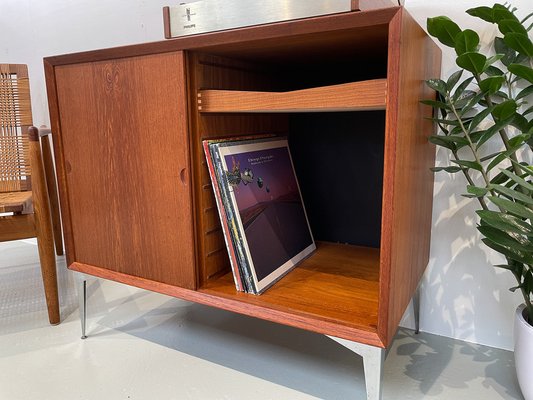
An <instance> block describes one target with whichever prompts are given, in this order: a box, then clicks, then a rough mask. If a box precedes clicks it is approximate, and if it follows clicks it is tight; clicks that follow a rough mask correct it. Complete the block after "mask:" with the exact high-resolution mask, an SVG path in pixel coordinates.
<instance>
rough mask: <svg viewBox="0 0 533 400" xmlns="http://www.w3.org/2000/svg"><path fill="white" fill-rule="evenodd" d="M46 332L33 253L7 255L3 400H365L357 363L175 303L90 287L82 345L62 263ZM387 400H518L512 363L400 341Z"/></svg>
mask: <svg viewBox="0 0 533 400" xmlns="http://www.w3.org/2000/svg"><path fill="white" fill-rule="evenodd" d="M58 261H59V265H58V270H59V284H60V290H61V293H60V297H61V298H60V301H61V316H62V323H61V324H60V325H58V326H49V325H48V320H47V314H46V309H45V304H44V293H43V289H42V284H41V277H40V272H39V268H38V264H37V262H38V258H37V249H36V246H35V245H34V244H33V243H32V242H31V241H19V242H8V243H0V400H19V399H24V400H34V399H36V400H77V399H80V400H81V399H83V400H93V399H94V400H97V399H98V400H102V399H103V400H107V399H113V400H114V399H131V400H145V399H146V400H152V399H156V400H166V399H180V400H182V399H191V400H199V399H202V400H203V399H227V400H239V399H243V400H244V399H246V400H248V399H254V400H255V399H257V400H263V399H265V400H266V399H302V400H303V399H316V398H318V399H342V400H345V399H364V398H365V389H364V377H363V370H362V362H361V359H360V358H359V357H357V356H356V355H354V354H353V353H351V352H350V351H348V350H346V349H345V348H343V347H341V346H340V345H338V344H336V343H335V342H333V341H331V340H330V339H328V338H326V337H324V336H321V335H317V334H313V333H309V332H305V331H301V330H298V329H293V328H288V327H284V326H280V325H276V324H273V323H269V322H264V321H260V320H256V319H253V318H248V317H243V316H239V315H235V314H232V313H229V312H225V311H221V310H216V309H212V308H208V307H204V306H200V305H196V304H191V303H187V302H184V301H180V300H177V299H174V298H171V297H167V296H163V295H159V294H155V293H151V292H147V291H143V290H139V289H135V288H131V287H128V286H125V285H121V284H117V283H113V282H108V281H103V280H96V279H94V280H91V281H89V286H88V291H89V309H88V313H89V320H88V334H89V335H90V337H89V338H88V339H86V340H81V339H80V338H79V337H80V325H79V319H78V310H77V295H76V290H75V282H74V278H73V276H72V273H71V272H69V271H67V269H66V267H65V262H64V259H63V258H59V259H58ZM383 391H384V396H383V398H384V400H392V399H413V400H414V399H454V400H456V399H478V398H479V399H485V400H490V399H522V396H521V395H520V394H519V391H518V386H517V383H516V378H515V375H514V366H513V356H512V353H510V352H508V351H503V350H498V349H493V348H489V347H484V346H477V345H472V344H469V343H465V342H460V341H455V340H450V339H447V338H443V337H438V336H434V335H429V334H424V333H421V334H420V335H417V336H416V335H413V333H412V332H411V331H409V330H404V329H401V330H400V331H399V332H398V334H397V336H396V338H395V341H394V343H393V346H392V348H391V350H390V352H389V354H388V356H387V359H386V361H385V374H384V388H383Z"/></svg>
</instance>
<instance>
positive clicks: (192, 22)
mask: <svg viewBox="0 0 533 400" xmlns="http://www.w3.org/2000/svg"><path fill="white" fill-rule="evenodd" d="M354 4H355V3H354V2H353V1H352V0H320V1H318V0H311V1H310V0H268V1H257V0H245V1H243V0H224V1H220V0H200V1H195V2H192V3H184V4H180V5H178V6H172V7H168V8H167V7H165V9H164V13H165V19H166V20H167V19H168V22H167V21H166V22H165V23H166V24H167V23H168V26H166V28H165V36H166V37H167V38H174V37H178V36H186V35H194V34H198V33H205V32H213V31H220V30H225V29H233V28H240V27H245V26H252V25H261V24H268V23H272V22H278V21H288V20H293V19H300V18H308V17H314V16H319V15H328V14H336V13H342V12H350V11H352V10H353V9H354Z"/></svg>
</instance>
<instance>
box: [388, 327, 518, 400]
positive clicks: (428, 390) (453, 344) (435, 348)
mask: <svg viewBox="0 0 533 400" xmlns="http://www.w3.org/2000/svg"><path fill="white" fill-rule="evenodd" d="M392 352H394V354H395V356H396V357H391V360H392V359H393V358H396V359H397V362H398V364H401V365H402V367H403V368H404V374H405V375H406V376H407V377H409V378H411V379H412V380H413V381H415V382H417V384H418V386H419V391H420V396H421V397H420V398H421V399H422V398H427V397H435V396H438V395H439V394H440V393H442V392H444V391H446V390H447V389H449V388H454V389H466V388H467V387H468V386H469V385H470V384H471V383H472V382H473V381H475V380H481V384H482V385H483V387H485V388H487V389H489V390H490V391H494V392H496V393H498V394H499V395H500V396H501V398H502V399H516V400H522V399H523V397H522V395H521V393H520V391H519V388H518V382H517V380H516V373H515V368H514V357H513V353H512V352H510V351H505V350H501V349H496V348H491V347H487V346H481V345H476V344H472V343H468V342H461V341H458V340H452V339H449V338H445V337H441V336H436V335H430V334H426V333H420V334H419V335H414V334H412V332H411V331H408V330H406V329H400V330H399V331H398V333H397V335H396V337H395V341H394V343H393V346H392V349H391V353H392ZM406 357H407V358H408V359H409V360H408V362H406V361H405V360H403V359H404V358H406ZM459 358H461V359H465V360H467V361H468V362H461V363H459V362H457V360H458V359H459ZM413 398H415V397H413ZM416 398H418V397H416Z"/></svg>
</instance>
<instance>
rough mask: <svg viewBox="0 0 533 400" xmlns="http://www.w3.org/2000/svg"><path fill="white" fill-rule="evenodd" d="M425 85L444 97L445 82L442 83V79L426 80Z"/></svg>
mask: <svg viewBox="0 0 533 400" xmlns="http://www.w3.org/2000/svg"><path fill="white" fill-rule="evenodd" d="M426 85H428V86H429V87H430V88H431V89H433V90H435V91H437V92H439V93H440V94H442V95H443V96H445V95H446V82H444V81H443V80H442V79H428V80H427V81H426Z"/></svg>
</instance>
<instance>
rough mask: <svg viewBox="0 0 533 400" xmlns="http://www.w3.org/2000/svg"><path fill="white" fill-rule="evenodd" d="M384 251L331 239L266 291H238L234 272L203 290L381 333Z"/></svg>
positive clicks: (213, 280) (222, 296) (206, 292)
mask: <svg viewBox="0 0 533 400" xmlns="http://www.w3.org/2000/svg"><path fill="white" fill-rule="evenodd" d="M378 280H379V249H375V248H366V247H357V246H351V245H344V244H334V243H327V242H319V243H317V250H316V252H315V253H313V254H312V255H311V256H310V257H309V258H307V259H306V260H304V261H303V262H302V263H301V264H300V265H298V267H297V268H295V269H294V270H292V271H291V272H290V273H289V274H288V275H286V276H285V277H283V278H282V279H281V280H280V281H278V282H277V283H276V284H274V285H273V286H272V287H271V288H269V289H268V290H267V291H266V292H264V293H263V294H261V295H259V296H256V295H252V294H247V293H242V292H237V291H236V290H235V284H234V282H233V277H232V274H231V273H228V274H226V275H224V276H222V277H220V278H218V279H211V280H209V281H208V283H207V284H206V285H204V286H203V287H202V288H200V289H199V291H200V292H202V293H205V294H210V295H213V296H217V297H220V298H224V299H231V300H236V301H239V302H243V303H248V304H250V305H254V306H261V307H264V308H270V309H274V310H279V311H285V312H290V313H293V314H300V315H302V316H306V317H311V318H316V319H317V324H318V323H319V321H328V322H334V323H336V324H341V325H344V326H346V327H349V328H354V329H359V330H363V331H368V332H376V326H377V312H378V287H379V283H378Z"/></svg>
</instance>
